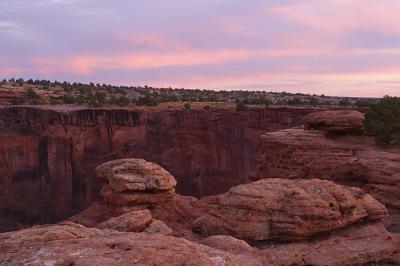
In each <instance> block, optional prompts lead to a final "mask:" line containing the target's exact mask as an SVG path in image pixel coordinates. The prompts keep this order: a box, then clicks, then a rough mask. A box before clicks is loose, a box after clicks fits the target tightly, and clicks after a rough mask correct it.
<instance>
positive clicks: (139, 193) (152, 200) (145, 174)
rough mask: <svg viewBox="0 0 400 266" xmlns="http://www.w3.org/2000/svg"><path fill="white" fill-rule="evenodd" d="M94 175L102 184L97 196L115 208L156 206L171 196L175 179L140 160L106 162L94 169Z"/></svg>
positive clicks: (157, 167) (156, 166) (162, 169)
mask: <svg viewBox="0 0 400 266" xmlns="http://www.w3.org/2000/svg"><path fill="white" fill-rule="evenodd" d="M96 174H97V176H98V177H99V178H101V179H103V180H104V182H105V185H104V186H103V187H102V190H101V195H102V196H103V197H104V199H105V200H106V201H108V202H111V203H113V204H116V205H129V204H156V203H158V202H162V201H166V200H169V199H171V198H172V197H173V196H174V195H175V187H176V180H175V178H174V177H173V176H172V175H171V174H170V173H169V172H167V171H166V170H165V169H164V168H162V167H161V166H159V165H158V164H155V163H152V162H147V161H145V160H143V159H120V160H115V161H110V162H107V163H104V164H102V165H100V166H98V167H97V168H96Z"/></svg>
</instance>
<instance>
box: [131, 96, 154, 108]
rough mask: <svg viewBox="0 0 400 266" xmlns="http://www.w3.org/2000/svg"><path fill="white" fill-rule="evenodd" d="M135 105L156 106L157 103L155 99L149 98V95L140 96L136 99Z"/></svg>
mask: <svg viewBox="0 0 400 266" xmlns="http://www.w3.org/2000/svg"><path fill="white" fill-rule="evenodd" d="M136 104H137V105H147V106H156V105H157V104H158V103H157V101H156V100H155V99H153V98H151V97H150V96H145V97H140V98H139V99H138V100H137V101H136Z"/></svg>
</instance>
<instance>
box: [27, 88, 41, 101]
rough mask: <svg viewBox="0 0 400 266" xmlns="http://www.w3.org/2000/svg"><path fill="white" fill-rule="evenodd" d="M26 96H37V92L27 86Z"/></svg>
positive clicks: (31, 97) (32, 97)
mask: <svg viewBox="0 0 400 266" xmlns="http://www.w3.org/2000/svg"><path fill="white" fill-rule="evenodd" d="M26 96H27V97H28V98H30V99H34V98H37V97H39V96H38V94H37V93H36V91H34V90H33V89H32V88H29V89H28V90H27V91H26Z"/></svg>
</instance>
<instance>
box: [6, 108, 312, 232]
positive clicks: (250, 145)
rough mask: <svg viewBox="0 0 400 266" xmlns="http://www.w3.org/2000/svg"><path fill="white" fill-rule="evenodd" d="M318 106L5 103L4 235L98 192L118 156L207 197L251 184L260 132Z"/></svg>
mask: <svg viewBox="0 0 400 266" xmlns="http://www.w3.org/2000/svg"><path fill="white" fill-rule="evenodd" d="M313 111H314V109H312V108H288V107H271V108H266V109H264V108H252V109H250V110H248V111H244V112H236V111H235V110H233V109H224V108H211V109H208V110H205V109H197V110H196V109H193V110H185V109H182V108H167V107H166V108H159V107H158V108H136V109H127V108H126V109H125V108H87V107H78V106H14V107H12V106H9V107H1V108H0V135H1V139H0V150H1V151H2V153H1V154H0V191H1V193H0V217H1V218H0V231H8V230H12V229H17V228H22V227H25V226H27V225H30V224H35V223H53V222H56V221H59V220H61V219H63V218H66V217H67V216H69V215H72V214H74V213H76V212H78V211H79V210H82V209H84V208H85V207H87V206H88V205H89V204H90V203H91V202H93V201H95V200H97V199H99V198H100V196H99V192H100V187H101V185H100V184H101V182H100V181H99V180H98V179H97V178H96V177H95V173H94V169H95V168H96V167H97V166H98V165H100V164H101V163H103V162H107V161H110V160H113V159H118V158H131V157H135V158H143V159H146V160H148V161H153V162H156V163H158V164H160V165H161V166H162V167H164V168H165V169H167V170H168V171H170V172H171V174H172V175H173V176H174V177H175V178H176V179H177V181H178V185H177V192H179V193H180V194H183V195H191V196H196V197H203V196H207V195H215V194H219V193H223V192H226V191H227V190H228V189H229V188H231V187H233V186H235V185H238V184H242V183H246V182H249V181H250V180H249V179H248V175H249V173H250V172H251V171H253V170H254V169H255V166H256V155H257V149H258V146H259V145H260V144H261V138H260V136H261V135H262V134H263V133H265V132H273V131H277V130H281V129H286V128H291V127H294V126H299V125H301V124H302V123H303V120H304V117H305V116H306V115H307V114H309V113H311V112H313Z"/></svg>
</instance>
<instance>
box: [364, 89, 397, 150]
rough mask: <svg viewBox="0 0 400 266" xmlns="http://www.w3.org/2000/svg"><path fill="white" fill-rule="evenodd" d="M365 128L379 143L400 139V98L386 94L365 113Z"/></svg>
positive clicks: (388, 142)
mask: <svg viewBox="0 0 400 266" xmlns="http://www.w3.org/2000/svg"><path fill="white" fill-rule="evenodd" d="M364 128H365V131H366V133H367V134H369V135H372V136H375V141H376V143H377V144H390V143H391V142H399V140H400V98H399V97H390V96H385V97H384V98H383V99H382V100H381V101H380V102H379V103H378V104H374V105H371V107H370V109H369V111H368V112H367V113H366V114H365V121H364Z"/></svg>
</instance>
